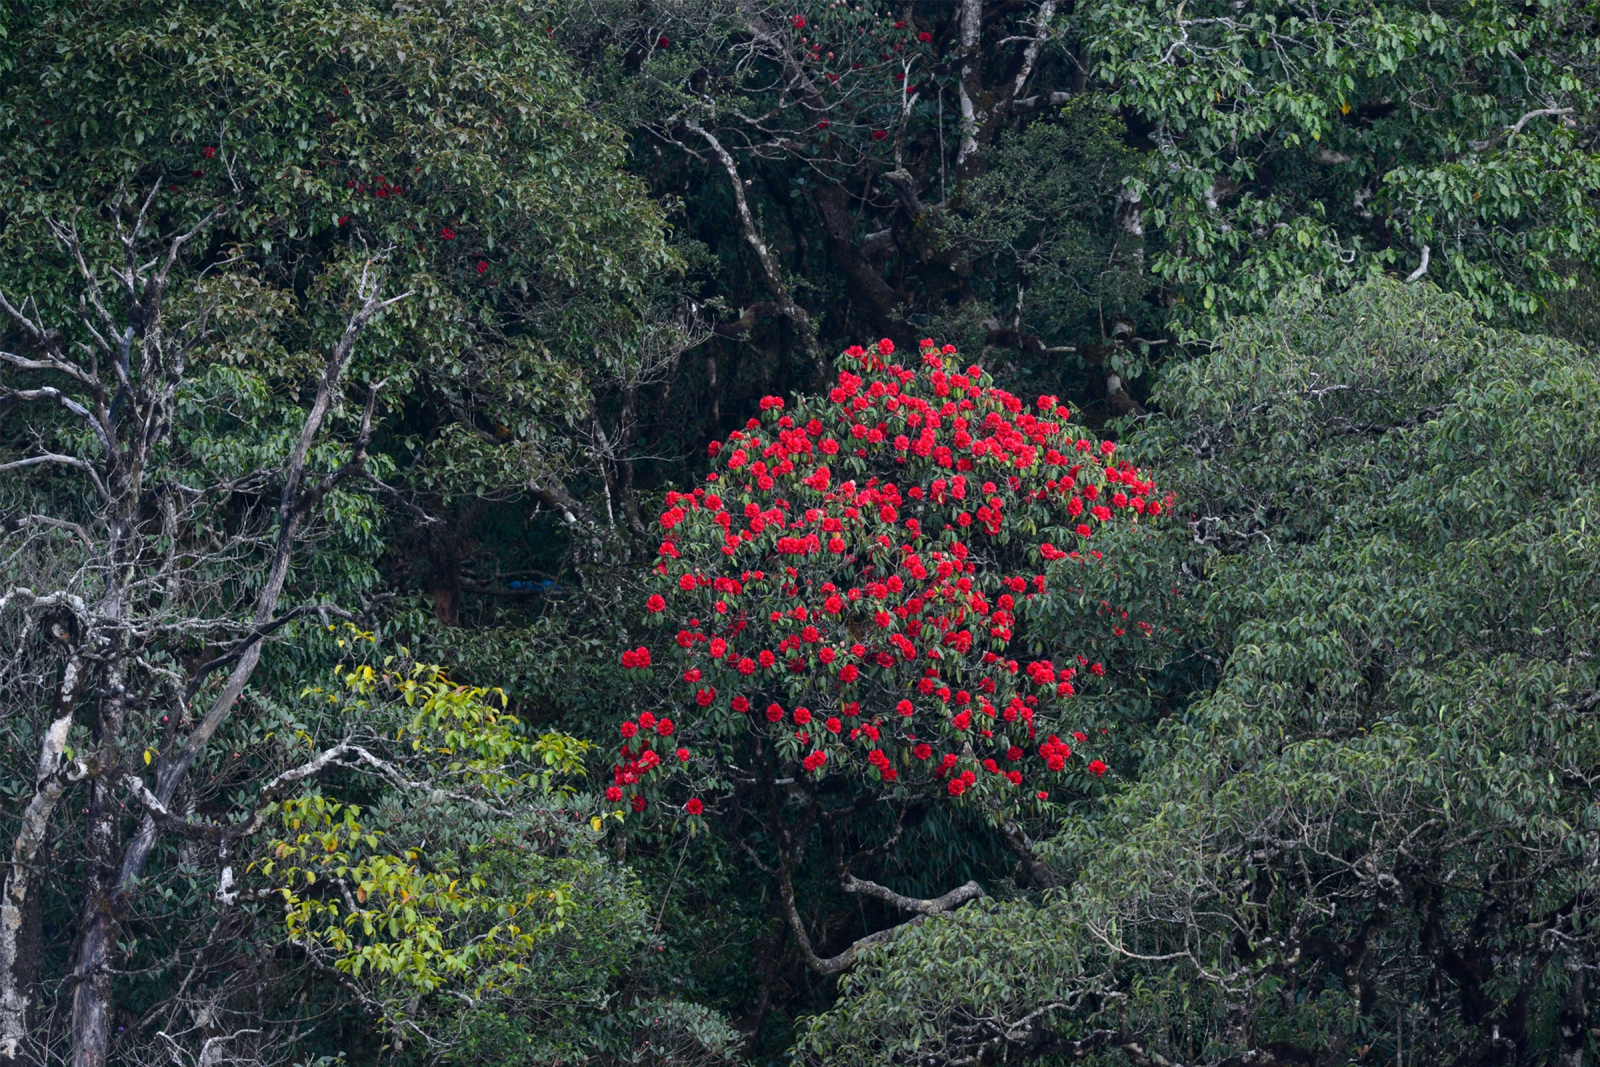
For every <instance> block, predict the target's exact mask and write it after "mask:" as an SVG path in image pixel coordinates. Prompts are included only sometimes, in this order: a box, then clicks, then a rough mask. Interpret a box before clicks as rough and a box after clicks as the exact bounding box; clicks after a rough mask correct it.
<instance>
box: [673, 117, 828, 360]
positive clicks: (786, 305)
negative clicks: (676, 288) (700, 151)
mask: <svg viewBox="0 0 1600 1067" xmlns="http://www.w3.org/2000/svg"><path fill="white" fill-rule="evenodd" d="M684 125H685V126H686V127H687V128H688V129H690V130H692V131H693V132H694V133H695V135H696V136H698V137H699V138H700V139H701V140H703V141H705V142H706V144H707V145H709V146H710V148H711V151H712V152H713V153H714V154H715V155H716V157H717V160H718V162H720V163H721V164H722V169H723V170H724V171H726V172H727V175H728V185H729V188H730V189H731V190H732V191H733V202H734V208H735V211H736V213H737V214H738V216H739V229H740V232H741V233H743V234H744V239H745V242H746V243H747V244H748V245H749V246H750V247H751V249H752V250H753V251H754V252H755V254H756V260H757V261H758V262H759V263H760V264H761V276H762V279H763V280H764V281H765V282H766V286H767V289H768V291H769V292H771V293H772V296H773V299H774V300H775V301H776V302H777V305H778V310H779V311H780V312H781V313H782V314H783V315H784V316H786V317H787V318H788V319H790V320H791V321H792V322H793V323H794V324H795V329H796V330H798V331H799V333H800V336H801V339H802V341H803V342H804V344H805V346H806V352H807V353H808V354H809V355H810V356H811V358H812V359H814V360H816V361H818V363H819V364H820V362H821V360H822V349H821V348H820V347H819V346H818V344H817V338H816V333H815V331H814V330H813V329H812V326H811V316H810V315H809V314H808V313H807V312H806V310H805V308H802V307H801V306H800V305H799V304H797V303H795V301H794V297H793V296H792V295H790V293H789V287H788V285H786V284H785V283H784V280H783V272H782V271H781V270H780V268H779V266H778V260H777V257H776V256H774V255H773V254H772V249H771V248H769V247H768V246H767V242H766V241H764V240H762V238H761V232H760V230H759V229H757V227H756V219H755V215H754V214H752V213H751V211H750V202H749V199H748V198H747V197H746V196H745V194H744V179H743V178H741V177H740V176H739V166H738V164H737V163H736V162H735V161H734V158H733V155H732V154H731V153H730V152H729V151H728V150H727V149H726V148H725V147H723V144H722V142H721V141H720V140H719V139H718V138H717V136H716V134H714V133H712V132H711V131H710V130H708V129H706V128H705V127H704V126H702V125H700V123H699V122H698V121H697V120H695V119H689V120H688V121H687V122H685V123H684Z"/></svg>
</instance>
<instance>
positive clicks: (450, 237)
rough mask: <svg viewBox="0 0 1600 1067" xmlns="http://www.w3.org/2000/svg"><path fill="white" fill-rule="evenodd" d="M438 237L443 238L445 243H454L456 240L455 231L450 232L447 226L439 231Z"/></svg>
mask: <svg viewBox="0 0 1600 1067" xmlns="http://www.w3.org/2000/svg"><path fill="white" fill-rule="evenodd" d="M439 236H440V237H443V238H444V239H445V240H446V241H454V240H455V239H456V231H454V230H452V229H451V228H450V227H448V226H445V227H443V228H441V229H440V230H439Z"/></svg>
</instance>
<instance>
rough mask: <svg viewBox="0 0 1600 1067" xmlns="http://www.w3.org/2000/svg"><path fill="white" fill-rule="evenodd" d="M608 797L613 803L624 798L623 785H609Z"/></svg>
mask: <svg viewBox="0 0 1600 1067" xmlns="http://www.w3.org/2000/svg"><path fill="white" fill-rule="evenodd" d="M606 799H607V800H609V801H611V802H612V803H613V804H615V803H616V802H617V801H619V800H621V799H622V787H621V786H616V785H614V786H610V787H608V788H607V789H606Z"/></svg>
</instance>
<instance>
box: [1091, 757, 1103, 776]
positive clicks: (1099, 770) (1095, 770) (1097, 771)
mask: <svg viewBox="0 0 1600 1067" xmlns="http://www.w3.org/2000/svg"><path fill="white" fill-rule="evenodd" d="M1106 770H1107V767H1106V765H1105V764H1104V763H1101V762H1100V761H1099V760H1097V759H1092V760H1090V761H1089V773H1090V774H1092V775H1094V776H1095V777H1096V778H1099V777H1100V776H1101V775H1103V774H1105V773H1106Z"/></svg>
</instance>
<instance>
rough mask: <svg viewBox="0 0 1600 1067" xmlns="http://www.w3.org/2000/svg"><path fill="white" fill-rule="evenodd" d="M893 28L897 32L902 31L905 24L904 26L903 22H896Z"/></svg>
mask: <svg viewBox="0 0 1600 1067" xmlns="http://www.w3.org/2000/svg"><path fill="white" fill-rule="evenodd" d="M894 28H895V29H897V30H903V29H905V28H906V24H905V22H904V21H903V20H896V21H895V24H894Z"/></svg>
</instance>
